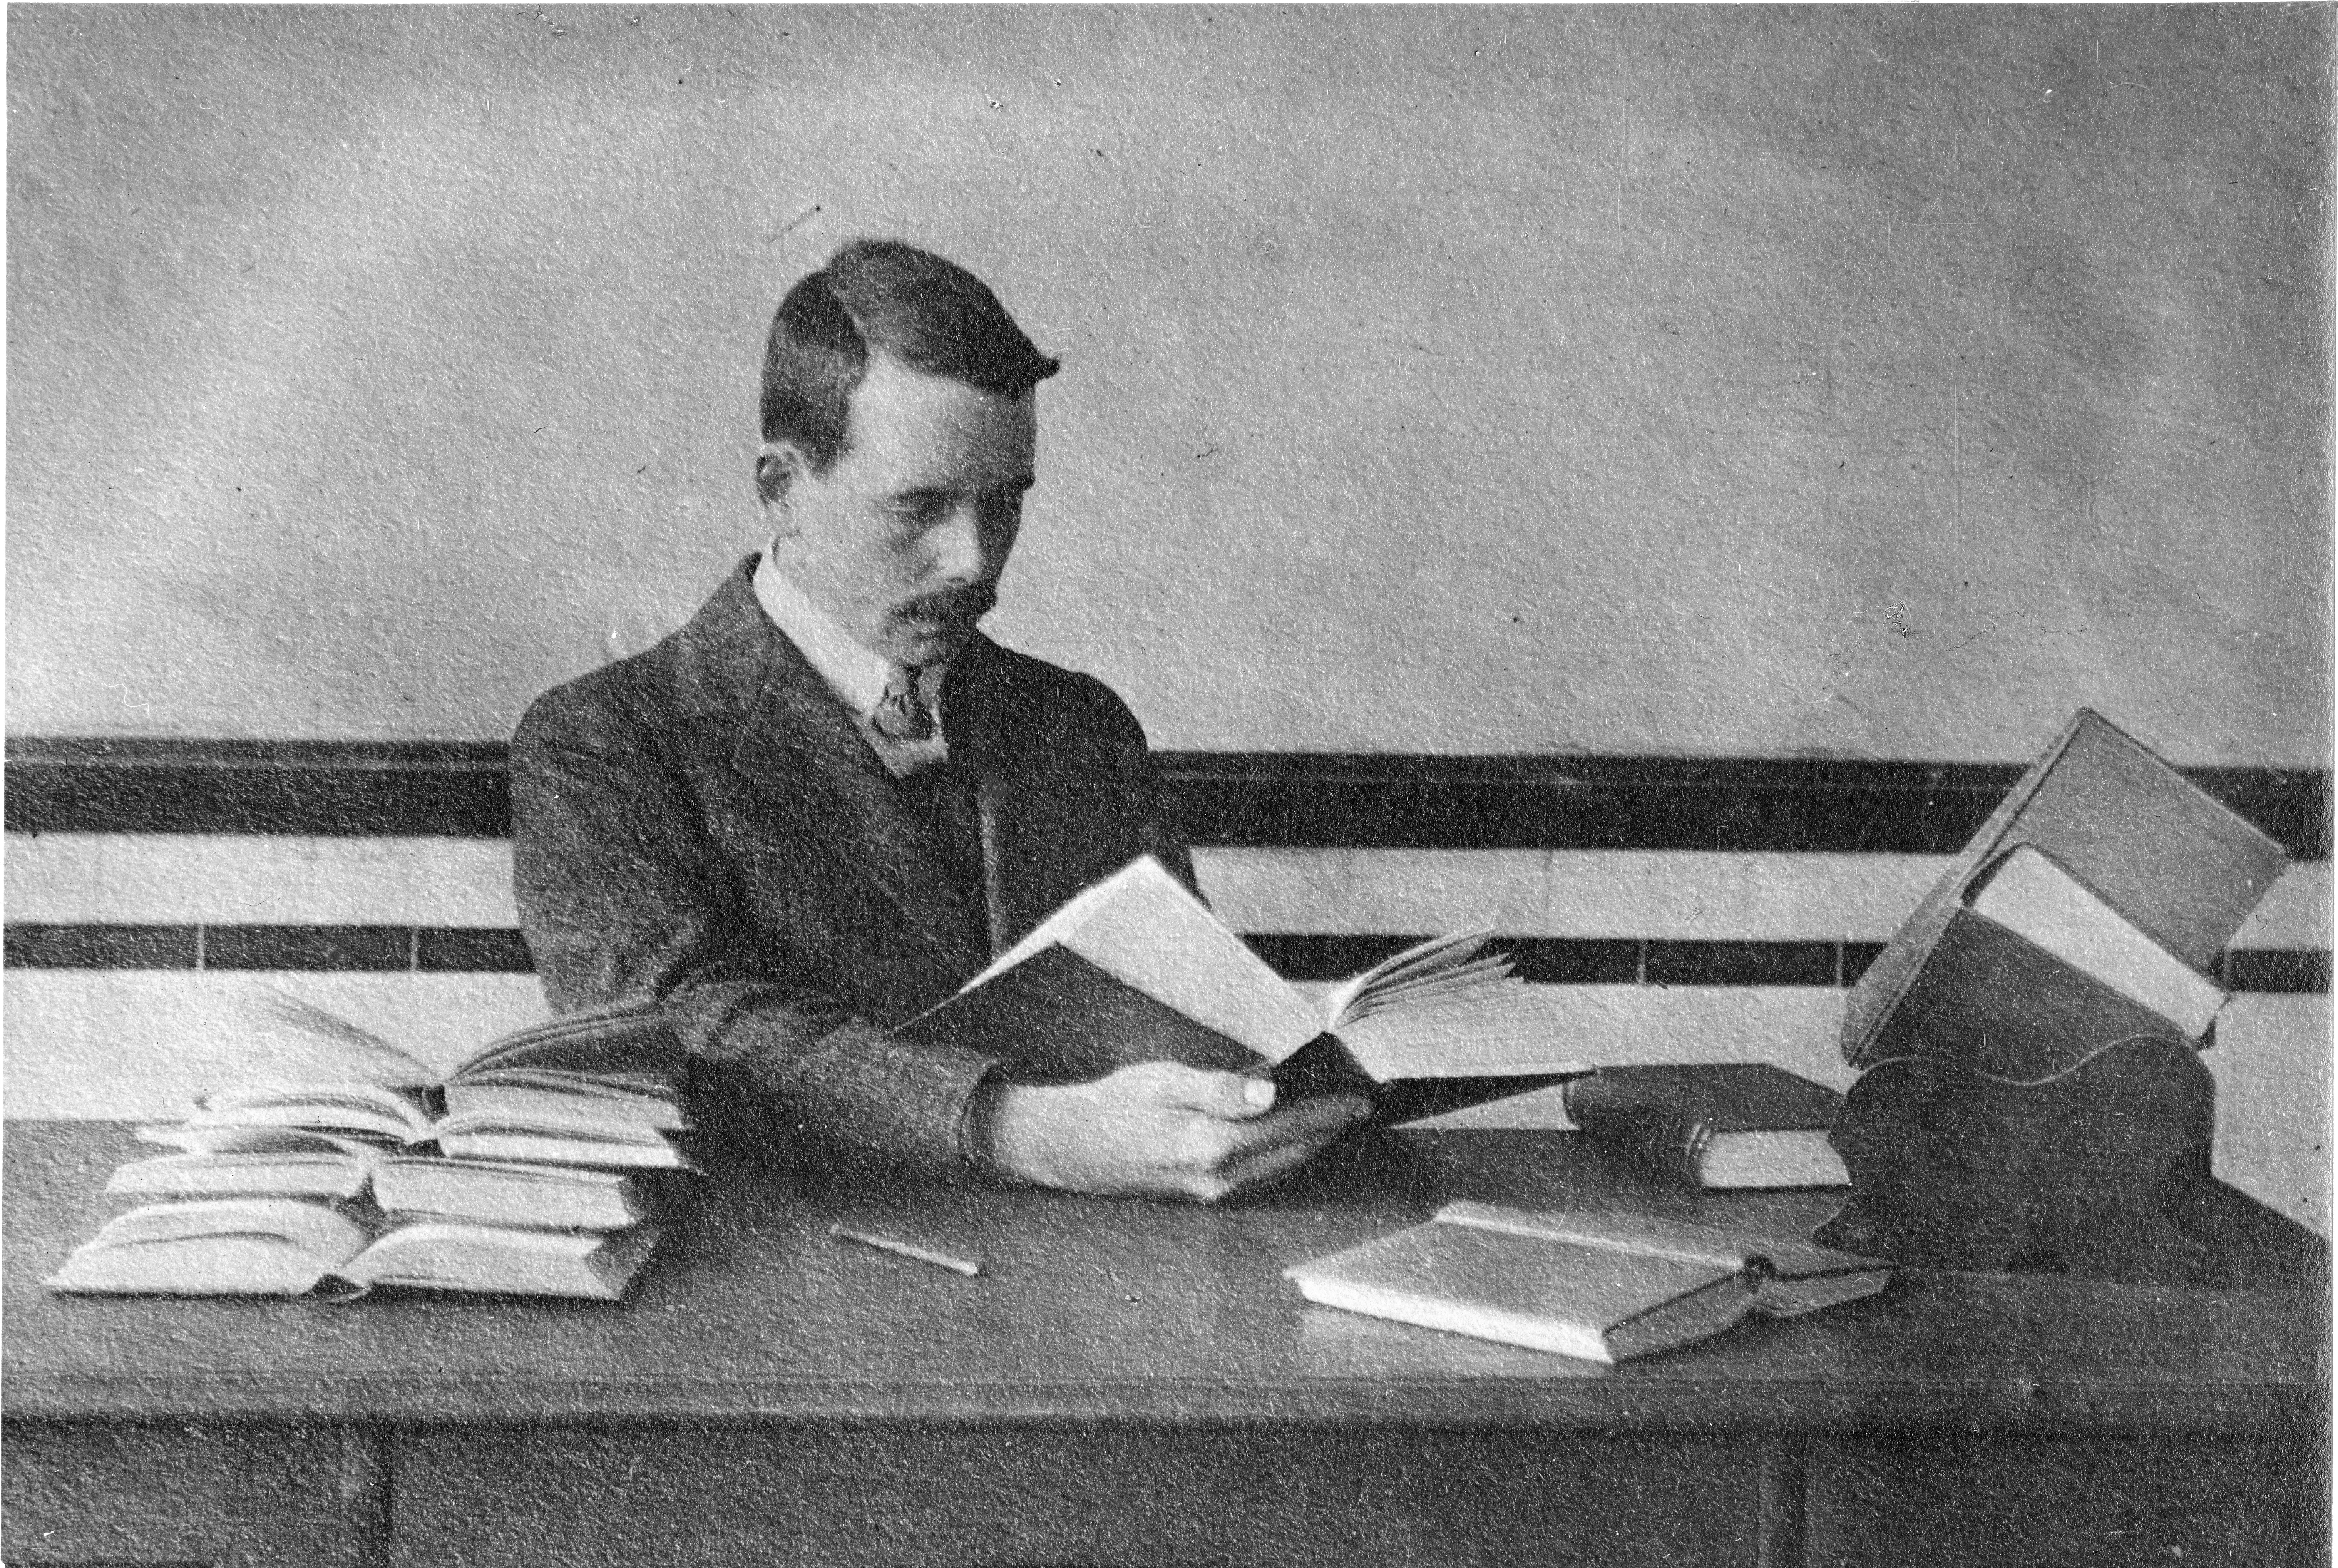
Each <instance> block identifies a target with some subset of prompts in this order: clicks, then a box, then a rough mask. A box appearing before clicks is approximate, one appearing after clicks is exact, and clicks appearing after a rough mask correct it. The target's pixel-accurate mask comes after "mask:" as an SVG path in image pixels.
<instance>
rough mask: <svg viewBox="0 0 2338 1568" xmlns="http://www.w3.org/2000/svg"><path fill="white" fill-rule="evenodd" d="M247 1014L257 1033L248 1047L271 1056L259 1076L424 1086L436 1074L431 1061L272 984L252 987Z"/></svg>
mask: <svg viewBox="0 0 2338 1568" xmlns="http://www.w3.org/2000/svg"><path fill="white" fill-rule="evenodd" d="M244 1012H245V1014H246V1016H247V1018H248V1020H249V1026H250V1027H251V1031H252V1034H253V1039H252V1040H251V1042H250V1043H249V1044H250V1045H251V1047H252V1048H253V1049H254V1050H255V1051H259V1052H261V1053H262V1054H265V1055H266V1056H267V1057H268V1058H269V1060H270V1065H268V1066H267V1067H265V1068H263V1069H262V1070H260V1071H259V1072H257V1073H254V1074H253V1076H254V1077H256V1078H260V1079H264V1080H267V1081H270V1082H274V1083H337V1082H340V1081H343V1080H352V1079H353V1080H358V1081H361V1082H364V1083H383V1084H388V1085H391V1086H393V1087H398V1088H421V1087H423V1086H425V1085H427V1084H429V1083H433V1082H435V1081H436V1080H437V1073H433V1072H431V1071H430V1068H429V1066H428V1064H427V1063H424V1062H423V1061H421V1060H420V1059H419V1058H417V1057H415V1056H413V1055H410V1054H408V1053H406V1052H404V1051H401V1050H399V1049H398V1047H397V1046H395V1045H393V1044H390V1043H389V1042H388V1041H387V1040H385V1039H383V1038H382V1037H381V1036H380V1035H378V1034H375V1033H373V1032H372V1031H371V1030H369V1029H361V1028H359V1026H358V1025H357V1024H352V1023H350V1022H349V1020H348V1019H346V1018H344V1017H342V1016H341V1015H340V1014H338V1013H330V1012H328V1011H326V1010H325V1009H324V1008H322V1007H319V1006H318V1005H315V1004H314V1003H312V1002H307V1001H303V1000H302V999H301V998H300V997H298V996H295V995H292V994H291V993H290V992H289V991H282V990H279V989H278V988H277V987H275V986H273V985H265V984H262V985H254V986H253V987H252V988H251V993H250V994H249V995H247V996H246V997H245V998H244ZM270 1046H274V1047H275V1049H272V1050H270V1049H266V1048H267V1047H270Z"/></svg>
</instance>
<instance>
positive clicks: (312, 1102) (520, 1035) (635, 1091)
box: [173, 990, 687, 1170]
mask: <svg viewBox="0 0 2338 1568" xmlns="http://www.w3.org/2000/svg"><path fill="white" fill-rule="evenodd" d="M261 1005H262V1007H263V1008H264V1009H265V1011H266V1012H267V1013H268V1014H269V1015H270V1016H269V1018H268V1020H267V1021H268V1022H269V1023H271V1024H276V1025H279V1026H281V1027H290V1028H291V1029H292V1030H294V1031H296V1032H300V1033H304V1034H308V1035H309V1036H310V1037H311V1038H312V1039H314V1041H315V1042H316V1044H317V1047H318V1051H317V1054H318V1057H319V1060H320V1061H321V1062H326V1063H334V1064H335V1065H334V1066H333V1067H331V1068H320V1069H319V1072H318V1073H317V1074H316V1075H315V1076H314V1077H313V1078H306V1077H301V1076H295V1075H289V1074H288V1075H284V1076H283V1077H282V1078H280V1081H277V1082H272V1083H254V1084H247V1085H240V1086H237V1087H233V1088H228V1089H222V1090H220V1091H218V1092H216V1093H211V1094H209V1095H206V1096H204V1097H203V1098H202V1099H201V1101H200V1102H198V1103H197V1104H196V1106H195V1108H194V1110H193V1111H192V1112H191V1113H190V1114H189V1115H188V1117H187V1119H186V1122H185V1123H184V1127H183V1131H184V1132H185V1134H186V1136H185V1137H183V1138H181V1139H176V1140H173V1141H174V1142H179V1143H180V1144H181V1146H182V1148H186V1149H188V1150H189V1151H190V1152H197V1153H201V1152H207V1151H208V1152H221V1153H225V1152H231V1151H230V1150H229V1148H228V1147H227V1143H228V1142H230V1141H226V1140H223V1139H221V1138H213V1139H211V1141H210V1142H209V1143H208V1144H206V1143H205V1142H204V1141H203V1139H202V1138H201V1134H202V1133H204V1132H207V1131H210V1130H222V1131H223V1130H230V1129H253V1128H297V1129H304V1130H307V1131H309V1132H324V1133H332V1134H343V1135H349V1136H355V1137H359V1138H367V1139H378V1140H381V1141H384V1142H388V1143H391V1144H396V1145H398V1146H401V1147H411V1146H414V1145H417V1144H426V1143H427V1144H435V1145H436V1146H437V1148H438V1150H439V1151H440V1152H442V1153H444V1154H447V1155H449V1156H454V1157H467V1158H472V1159H478V1160H506V1161H535V1162H544V1163H553V1164H566V1165H589V1166H615V1167H626V1168H641V1169H650V1170H657V1169H677V1168H681V1167H683V1166H684V1165H686V1164H687V1161H685V1160H684V1159H683V1156H682V1154H681V1153H680V1152H679V1151H677V1150H676V1149H675V1148H674V1146H673V1143H672V1142H670V1141H669V1140H668V1138H667V1136H666V1134H667V1133H669V1132H681V1131H683V1130H685V1127H686V1122H685V1121H684V1118H683V1114H682V1109H681V1104H680V1102H679V1098H678V1091H677V1089H676V1087H675V1081H674V1079H675V1070H676V1053H675V1048H674V1046H673V1035H672V1034H671V1033H670V1031H669V1030H668V1029H667V1028H666V1026H665V1024H664V1023H663V1020H662V1019H661V1017H660V1016H659V1014H657V1013H656V1011H655V1010H654V1009H653V1008H650V1007H647V1006H644V1005H636V1004H627V1005H616V1006H609V1007H603V1008H597V1009H594V1010H592V1011H590V1012H585V1013H578V1014H571V1015H569V1016H567V1017H563V1018H555V1019H552V1020H551V1021H549V1022H547V1023H544V1024H535V1025H533V1026H531V1027H529V1028H526V1029H521V1030H518V1031H516V1032H514V1033H512V1034H506V1035H504V1036H502V1037H500V1038H498V1039H496V1040H492V1041H490V1042H488V1043H487V1044H486V1045H485V1046H483V1047H481V1048H480V1049H479V1050H477V1051H476V1052H474V1053H473V1054H471V1055H470V1056H469V1057H467V1058H466V1059H465V1060H464V1062H463V1063H462V1064H461V1065H459V1066H457V1068H456V1069H455V1070H454V1072H452V1073H448V1074H447V1076H446V1077H445V1078H444V1079H443V1080H434V1077H433V1074H432V1073H431V1072H430V1069H429V1068H428V1067H427V1065H425V1064H424V1063H421V1062H420V1061H417V1059H416V1058H414V1057H412V1056H409V1055H408V1054H406V1053H404V1052H402V1051H399V1050H398V1048H397V1047H395V1046H393V1045H391V1044H388V1042H387V1041H384V1040H382V1039H380V1038H379V1037H378V1036H377V1035H375V1034H371V1033H370V1032H368V1031H367V1030H364V1029H360V1028H359V1027H358V1026H357V1025H356V1024H351V1023H349V1022H348V1021H347V1020H345V1019H342V1018H339V1017H337V1016H336V1015H334V1014H330V1013H328V1012H326V1011H324V1010H323V1009H322V1008H319V1007H313V1006H311V1005H309V1004H308V1003H305V1002H302V1001H300V999H299V998H297V997H293V996H290V995H284V994H283V993H281V992H276V991H272V990H270V991H265V992H263V993H261ZM350 1067H354V1068H355V1069H356V1071H355V1073H350V1072H349V1071H348V1069H349V1068H350ZM246 1152H249V1151H246Z"/></svg>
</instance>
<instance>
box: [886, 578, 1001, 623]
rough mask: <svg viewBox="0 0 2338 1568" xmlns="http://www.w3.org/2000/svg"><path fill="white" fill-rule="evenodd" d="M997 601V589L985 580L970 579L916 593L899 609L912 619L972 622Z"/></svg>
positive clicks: (989, 609) (994, 606) (988, 610)
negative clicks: (964, 584) (952, 585)
mask: <svg viewBox="0 0 2338 1568" xmlns="http://www.w3.org/2000/svg"><path fill="white" fill-rule="evenodd" d="M997 603H998V590H997V589H996V588H993V587H992V586H991V585H990V584H989V583H968V585H967V586H966V587H963V588H943V589H938V590H937V591H935V592H934V593H920V594H919V595H918V596H917V597H916V598H915V599H912V600H910V601H909V603H907V604H904V605H903V606H901V613H902V614H903V615H904V616H905V617H907V618H909V619H910V620H914V621H957V622H973V621H979V620H981V619H982V618H983V617H984V616H985V615H987V614H989V613H990V612H991V611H992V610H993V609H995V608H997Z"/></svg>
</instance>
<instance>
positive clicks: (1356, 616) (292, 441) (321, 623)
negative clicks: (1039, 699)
mask: <svg viewBox="0 0 2338 1568" xmlns="http://www.w3.org/2000/svg"><path fill="white" fill-rule="evenodd" d="M2332 15H2333V14H2332V12H2331V11H2330V10H2329V9H2328V8H2327V7H2313V8H2286V7H2278V6H2262V7H2252V8H2245V9H2240V10H2191V9H2186V10H2173V11H2170V10H2146V11H2136V10H2129V9H2123V8H2110V7H2073V8H2068V9H2053V10H2043V11H2040V10H2030V9H2017V8H2009V7H1994V6H1992V7H1985V8H1979V9H1970V10H1968V9H1960V8H1939V7H1929V6H1926V7H1911V8H1905V9H1884V10H1870V9H1832V8H1831V9H1822V10H1816V11H1779V10H1772V9H1767V8H1747V9H1742V10H1741V9H1729V10H1702V9H1681V8H1669V7H1666V8H1651V9H1632V10H1608V9H1569V8H1551V9H1533V10H1519V11H1503V10H1477V9H1472V10H1459V9H1449V10H1438V11H1433V12H1416V11H1407V10H1396V9H1385V8H1378V7H1371V8H1362V9H1355V10H1339V11H1328V12H1326V11H1304V10H1302V11H1296V12H1292V11H1285V10H1272V11H1271V10H1268V9H1266V8H1263V7H1258V8H1250V7H1243V8H1237V9H1233V10H1227V11H1196V10H1183V9H1178V10H1129V11H1112V10H1106V11H1095V10H1070V9H1056V8H1045V9H1032V10H1005V11H1000V10H990V11H977V12H962V11H952V10H931V9H925V8H916V7H908V8H899V9H885V10H879V11H856V10H849V9H818V10H766V9H749V10H745V11H742V12H717V11H696V10H670V9H655V8H651V9H643V10H640V11H634V10H630V9H626V8H623V7H595V8H592V9H579V10H569V9H562V8H557V7H549V8H543V9H535V8H522V9H493V10H490V9H465V10H455V11H449V10H427V9H426V10H378V9H356V8H348V9H344V8H333V9H324V10H285V11H268V12H243V11H236V10H229V9H222V8H211V7H197V8H190V9H184V10H167V11H155V10H142V9H120V8H84V7H73V8H64V9H48V8H39V7H17V8H12V10H11V13H10V26H9V34H8V54H9V61H8V95H9V111H10V120H9V142H8V166H9V167H8V171H9V210H8V211H9V231H8V240H9V247H8V250H9V307H10V328H9V337H8V371H9V382H8V391H9V394H10V396H9V400H8V409H9V429H8V459H9V462H8V470H7V491H8V504H9V510H8V525H9V526H8V546H9V548H8V566H9V573H8V583H7V608H8V612H9V614H8V629H7V652H8V674H7V697H8V702H9V709H8V714H7V726H8V729H9V730H10V731H11V732H12V733H15V734H19V735H38V734H103V733H129V734H152V735H234V736H285V737H349V738H360V737H379V738H391V737H437V738H457V739H462V738H478V739H489V738H500V737H502V736H505V735H506V734H507V733H508V732H509V730H510V727H511V725H512V723H513V721H514V720H516V717H517V715H518V713H519V711H520V709H521V708H522V706H523V705H524V704H525V703H526V701H527V700H528V698H529V697H531V696H532V695H533V694H534V693H535V692H536V691H539V690H541V689H543V688H544V687H545V686H547V685H549V684H551V683H552V682H554V681H557V680H559V679H562V678H564V677H565V676H566V675H569V674H572V673H575V672H577V671H581V670H584V669H586V668H589V667H590V666H591V665H592V664H593V663H594V662H597V661H598V660H600V659H601V658H603V657H604V656H605V652H606V650H607V649H609V648H611V647H616V648H619V649H631V648H634V647H637V646H640V645H642V644H643V643H644V642H646V641H647V640H648V639H649V638H650V637H652V636H653V635H654V634H656V632H660V631H662V630H663V629H665V628H666V627H668V626H670V625H672V624H673V623H675V622H678V621H679V620H680V619H681V618H682V617H683V615H685V614H686V613H688V611H689V609H690V608H691V607H692V606H693V604H694V603H696V602H697V600H698V599H699V598H700V597H701V596H702V594H703V593H705V592H706V591H707V590H708V589H709V588H710V587H711V586H712V583H713V582H714V581H715V580H716V579H717V578H718V576H719V575H720V574H721V573H722V571H723V570H724V569H725V567H726V566H727V565H728V564H730V563H731V562H732V560H734V559H735V558H736V557H737V556H738V555H739V554H742V553H743V552H745V551H747V550H750V549H752V548H754V547H756V546H757V544H759V543H760V537H759V535H760V533H761V525H760V523H759V519H758V517H757V515H756V512H755V508H754V506H753V504H752V492H751V489H750V486H749V472H750V464H751V461H752V454H753V449H754V442H755V432H754V429H753V407H754V396H755V373H756V366H757V358H758V355H759V352H760V348H761V336H762V333H763V330H764V328H765V326H766V324H767V322H768V320H769V316H770V312H771V308H772V306H773V305H774V304H775V303H776V301H777V299H778V298H779V296H780V294H781V292H782V291H783V290H784V289H785V288H786V286H787V285H788V283H789V282H790V281H791V280H792V279H793V278H794V277H795V276H797V275H799V274H800V273H801V272H802V271H803V270H808V269H809V268H810V267H812V266H814V265H817V264H818V262H819V261H820V260H821V259H822V258H823V257H824V256H825V255H826V254H827V253H828V251H829V250H831V249H833V248H834V246H835V245H836V244H837V243H838V242H839V241H840V240H842V239H844V238H845V237H848V236H850V235H854V234H861V233H875V234H890V235H899V236H901V237H904V238H909V239H912V240H918V241H920V242H923V243H927V244H929V245H931V246H933V247H935V248H937V249H938V250H943V251H944V252H946V253H947V254H948V255H950V256H952V257H954V258H955V259H957V260H960V261H962V262H964V263H966V264H968V265H969V266H971V267H972V268H974V269H975V270H977V271H978V272H980V273H981V274H983V275H984V276H985V277H986V278H987V279H989V280H990V281H991V282H992V283H993V284H994V286H996V287H997V289H998V291H999V292H1000V294H1001V295H1002V296H1003V297H1004V298H1005V299H1006V300H1007V303H1008V304H1009V306H1010V307H1011V308H1012V309H1015V310H1016V311H1017V314H1018V316H1019V317H1020V319H1022V320H1023V322H1024V323H1025V325H1026V326H1027V328H1029V329H1030V330H1031V331H1032V332H1033V334H1034V336H1035V337H1036V338H1038V339H1039V340H1040V342H1041V343H1042V345H1043V346H1045V347H1046V348H1050V349H1052V350H1054V351H1056V352H1058V353H1060V354H1062V355H1063V356H1064V358H1065V360H1066V370H1065V372H1064V374H1063V375H1062V376H1061V377H1059V378H1058V379H1057V380H1056V381H1055V382H1052V383H1050V384H1049V385H1048V386H1047V387H1045V388H1044V389H1043V390H1042V392H1041V394H1040V397H1041V419H1042V455H1041V460H1042V485H1041V488H1040V490H1039V491H1038V492H1037V494H1036V496H1035V497H1034V499H1033V502H1032V505H1031V506H1030V510H1029V521H1028V524H1027V532H1026V534H1025V543H1024V545H1023V548H1022V550H1021V552H1020V554H1018V556H1017V561H1016V564H1015V566H1014V569H1013V571H1012V572H1011V573H1010V575H1009V578H1008V582H1007V593H1006V598H1005V602H1004V604H1003V605H1002V607H1001V609H1000V610H999V611H998V613H997V614H996V615H995V616H994V618H993V620H992V622H991V627H992V629H993V631H994V632H995V633H997V635H999V636H1000V637H1001V638H1002V639H1003V640H1005V641H1007V642H1013V643H1016V644H1017V645H1020V646H1023V647H1025V648H1027V649H1030V650H1032V651H1034V652H1039V653H1041V654H1044V655H1046V656H1048V657H1051V658H1054V659H1056V660H1058V661H1061V662H1066V663H1070V664H1073V665H1076V666H1078V667H1081V668H1086V669H1089V670H1093V671H1096V672H1097V673H1099V674H1102V675H1103V676H1105V678H1106V679H1107V680H1108V681H1111V682H1112V683H1113V684H1114V685H1115V686H1116V687H1117V688H1119V689H1120V690H1121V691H1123V693H1124V694H1125V695H1126V696H1127V697H1128V698H1129V699H1130V701H1132V703H1133V704H1134V705H1135V707H1136V709H1137V711H1139V713H1140V714H1141V715H1142V716H1143V717H1144V720H1146V722H1147V724H1148V727H1149V728H1150V730H1151V731H1152V733H1153V735H1154V740H1155V742H1156V743H1158V744H1164V745H1168V746H1176V747H1201V748H1229V749H1237V748H1262V749H1274V750H1294V749H1295V750H1307V749H1321V750H1423V751H1460V752H1476V751H1492V752H1508V751H1560V750H1593V751H1613V752H1657V753H1696V754H1753V755H1780V754H1798V753H1812V754H1822V755H1845V756H1860V757H1865V756H1884V757H1895V756H1902V757H1925V758H1940V759H1945V760H2018V759H2020V758H2023V757H2026V756H2028V755H2029V753H2031V752H2033V751H2034V750H2037V749H2038V747H2039V746H2041V745H2042V744H2043V743H2044V742H2045V741H2046V740H2048V739H2049V738H2050V736H2051V734H2052V733H2053V731H2054V730H2055V729H2056V727H2057V726H2058V722H2059V720H2061V718H2062V717H2063V715H2064V714H2065V713H2067V711H2068V710H2069V709H2070V708H2072V707H2073V706H2075V705H2077V704H2078V703H2081V702H2086V703H2090V704H2093V705H2095V706H2097V707H2099V708H2101V709H2103V710H2104V711H2107V712H2108V713H2110V714H2111V715H2112V716H2113V717H2115V718H2117V719H2119V720H2122V721H2123V722H2125V723H2127V724H2128V725H2129V726H2130V727H2132V728H2133V729H2135V730H2137V732H2138V733H2139V734H2141V735H2143V736H2144V737H2145V738H2146V739H2147V740H2152V741H2154V742H2156V744H2158V745H2159V746H2160V747H2162V748H2163V749H2164V750H2167V751H2168V752H2170V753H2171V754H2172V755H2174V756H2175V757H2176V759H2177V760H2183V761H2187V762H2235V763H2307V762H2320V761H2323V760H2325V757H2326V753H2327V751H2328V749H2329V744H2330V736H2329V726H2328V709H2329V706H2330V696H2331V693H2330V680H2329V664H2328V651H2327V650H2328V632H2329V617H2328V605H2329V574H2330V567H2331V561H2330V526H2329V525H2330V507H2331V495H2330V488H2329V475H2330V458H2331V454H2330V448H2329V433H2330V426H2331V402H2330V390H2329V384H2330V372H2331V357H2330V319H2331V309H2330V305H2331V294H2330V290H2331V273H2330V245H2329V233H2330V216H2329V209H2328V188H2329V171H2330V150H2331V136H2330V119H2329V116H2330V108H2331V103H2330V87H2329V69H2330V58H2331V44H2332V32H2333V27H2332Z"/></svg>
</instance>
